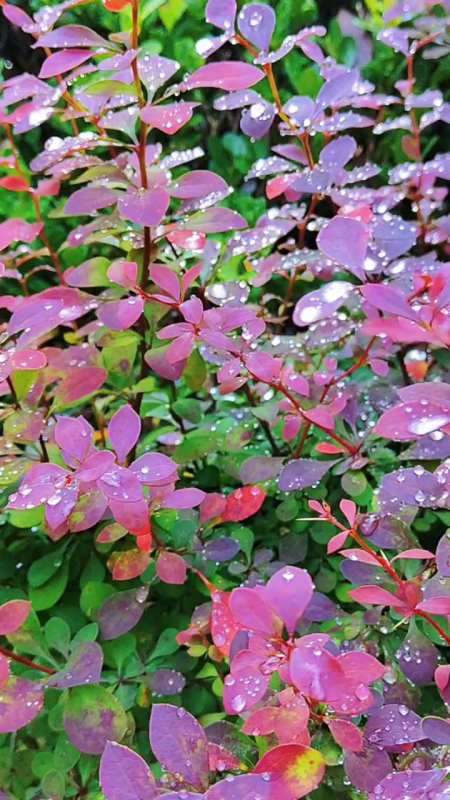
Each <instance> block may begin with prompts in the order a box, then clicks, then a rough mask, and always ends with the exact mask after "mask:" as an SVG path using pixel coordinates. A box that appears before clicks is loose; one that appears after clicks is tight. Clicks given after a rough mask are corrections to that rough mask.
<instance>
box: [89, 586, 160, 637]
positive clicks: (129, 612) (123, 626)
mask: <svg viewBox="0 0 450 800" xmlns="http://www.w3.org/2000/svg"><path fill="white" fill-rule="evenodd" d="M147 596H148V589H146V587H144V586H141V587H140V588H139V589H130V590H129V591H126V592H119V593H118V594H115V595H113V596H112V597H108V599H107V600H105V602H104V603H103V605H102V607H101V608H100V610H99V612H98V613H97V617H96V621H97V622H98V624H99V626H100V633H101V636H102V639H118V638H119V636H123V634H124V633H128V631H131V630H132V629H133V628H134V627H135V625H137V624H138V622H139V620H140V619H141V617H142V615H143V613H144V611H145V608H146V606H145V601H146V599H147Z"/></svg>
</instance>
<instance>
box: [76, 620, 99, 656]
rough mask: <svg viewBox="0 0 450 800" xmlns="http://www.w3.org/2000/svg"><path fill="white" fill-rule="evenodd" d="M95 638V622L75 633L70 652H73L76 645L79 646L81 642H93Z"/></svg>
mask: <svg viewBox="0 0 450 800" xmlns="http://www.w3.org/2000/svg"><path fill="white" fill-rule="evenodd" d="M97 636H98V625H97V623H96V622H90V623H89V624H88V625H84V626H83V627H82V628H80V630H79V631H77V632H76V634H75V636H74V637H73V639H72V642H71V648H72V650H74V649H75V648H76V647H77V645H79V644H81V643H82V642H95V640H96V638H97Z"/></svg>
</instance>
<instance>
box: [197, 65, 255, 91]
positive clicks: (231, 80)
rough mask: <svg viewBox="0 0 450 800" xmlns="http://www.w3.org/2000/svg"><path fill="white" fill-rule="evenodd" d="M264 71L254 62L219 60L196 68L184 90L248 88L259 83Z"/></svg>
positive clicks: (234, 89) (233, 89)
mask: <svg viewBox="0 0 450 800" xmlns="http://www.w3.org/2000/svg"><path fill="white" fill-rule="evenodd" d="M263 77H264V73H263V72H262V71H261V70H260V69H258V68H257V67H254V66H253V65H252V64H246V63H245V62H242V61H218V62H213V63H210V64H205V65H204V66H203V67H200V68H199V69H197V70H195V72H193V73H192V75H189V77H188V78H186V80H185V81H184V82H183V83H182V89H183V91H187V90H188V89H199V88H202V87H204V88H213V89H225V90H226V91H229V92H231V91H236V90H238V89H248V88H249V87H250V86H254V84H255V83H259V81H260V80H262V78H263Z"/></svg>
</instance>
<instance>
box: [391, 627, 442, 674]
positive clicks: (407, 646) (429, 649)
mask: <svg viewBox="0 0 450 800" xmlns="http://www.w3.org/2000/svg"><path fill="white" fill-rule="evenodd" d="M438 656H439V652H438V650H437V648H436V647H435V646H434V644H433V643H432V642H430V640H429V639H428V638H427V637H426V636H424V634H423V633H421V632H420V631H419V629H418V627H417V625H416V624H415V622H414V620H412V621H411V623H410V627H409V631H408V634H407V636H406V637H405V639H404V640H403V642H402V644H401V645H400V648H399V649H398V650H397V652H396V657H397V658H398V663H399V665H400V667H401V669H402V672H403V674H404V675H406V677H407V678H408V680H410V681H411V682H412V683H414V684H415V685H416V686H426V685H427V684H429V683H433V677H434V671H435V669H436V667H437V665H438Z"/></svg>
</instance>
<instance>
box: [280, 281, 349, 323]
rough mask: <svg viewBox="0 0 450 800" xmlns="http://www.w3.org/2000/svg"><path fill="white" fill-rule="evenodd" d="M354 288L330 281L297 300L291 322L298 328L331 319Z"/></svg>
mask: <svg viewBox="0 0 450 800" xmlns="http://www.w3.org/2000/svg"><path fill="white" fill-rule="evenodd" d="M354 289H355V287H354V286H353V284H352V283H348V282H347V281H330V282H329V283H327V284H325V286H322V288H321V289H317V290H316V291H314V292H309V294H307V295H305V296H304V297H301V298H300V300H298V302H297V304H296V306H295V308H294V313H293V315H292V320H293V322H294V323H295V325H298V327H299V328H301V327H304V326H305V325H310V324H311V323H312V322H318V321H319V320H321V319H327V318H329V317H331V316H332V315H333V314H334V312H335V311H337V310H338V308H340V307H341V306H342V305H344V304H345V301H346V300H347V298H348V297H349V296H350V295H351V293H352V292H353V291H354Z"/></svg>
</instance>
